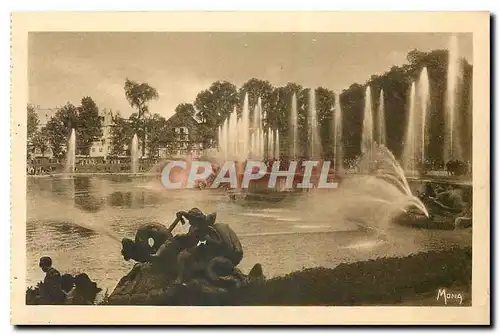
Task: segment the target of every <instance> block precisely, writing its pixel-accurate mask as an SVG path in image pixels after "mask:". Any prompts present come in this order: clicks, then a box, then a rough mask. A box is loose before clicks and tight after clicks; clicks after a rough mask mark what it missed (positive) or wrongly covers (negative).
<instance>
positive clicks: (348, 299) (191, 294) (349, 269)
mask: <svg viewBox="0 0 500 335" xmlns="http://www.w3.org/2000/svg"><path fill="white" fill-rule="evenodd" d="M264 271H265V269H264ZM131 274H132V275H131ZM154 277H155V274H154V270H152V269H151V267H149V266H147V265H144V264H138V265H136V266H135V267H134V269H133V270H132V271H131V273H129V274H128V275H127V276H125V277H124V278H122V280H121V281H120V282H119V283H118V285H117V287H116V289H115V290H114V292H113V293H112V294H111V295H110V296H109V297H108V298H107V299H106V301H105V302H103V303H104V304H114V305H261V306H262V305H274V306H276V305H288V306H290V305H295V306H304V305H315V306H318V305H323V306H328V305H330V306H332V305H340V306H346V305H373V304H380V305H418V304H423V305H429V304H432V305H444V300H443V299H441V298H439V299H437V298H438V297H437V295H438V292H439V290H440V289H447V290H448V292H452V291H453V290H454V291H453V292H456V291H457V290H459V293H460V294H461V295H462V297H463V301H462V305H470V303H471V302H470V300H471V299H470V291H471V277H472V249H471V248H470V247H468V248H456V249H450V250H446V251H429V252H424V253H419V254H415V255H410V256H407V257H401V258H396V257H393V258H380V259H376V260H369V261H361V262H356V263H350V264H340V265H338V266H337V267H335V268H333V269H328V268H311V269H305V270H301V271H296V272H293V273H290V274H288V275H286V276H282V277H275V278H271V279H268V280H266V281H264V282H256V283H253V284H250V285H248V286H246V287H243V288H239V289H233V290H231V291H229V292H225V293H221V292H218V291H211V290H210V289H208V290H207V289H206V288H203V285H202V286H201V287H197V288H195V289H191V288H185V287H183V288H181V289H176V290H172V289H166V288H165V285H167V286H168V284H167V283H166V282H165V281H161V280H157V279H155V278H154ZM452 303H453V302H452V301H451V302H450V300H449V301H448V305H450V304H452Z"/></svg>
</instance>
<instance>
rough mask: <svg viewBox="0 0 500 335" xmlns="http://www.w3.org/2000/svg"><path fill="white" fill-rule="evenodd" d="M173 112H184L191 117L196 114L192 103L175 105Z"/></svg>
mask: <svg viewBox="0 0 500 335" xmlns="http://www.w3.org/2000/svg"><path fill="white" fill-rule="evenodd" d="M175 112H176V113H186V114H188V115H190V116H192V117H194V116H195V114H196V110H195V109H194V106H193V104H187V103H182V104H179V105H177V107H175Z"/></svg>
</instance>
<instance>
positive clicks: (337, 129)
mask: <svg viewBox="0 0 500 335" xmlns="http://www.w3.org/2000/svg"><path fill="white" fill-rule="evenodd" d="M334 112H335V117H334V118H333V119H334V125H333V126H334V128H333V129H334V136H333V145H334V150H335V168H336V170H337V171H341V170H342V169H343V165H344V157H343V151H344V150H343V145H342V107H341V106H340V94H337V95H336V96H335V107H334Z"/></svg>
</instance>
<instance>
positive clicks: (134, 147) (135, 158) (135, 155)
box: [130, 134, 139, 173]
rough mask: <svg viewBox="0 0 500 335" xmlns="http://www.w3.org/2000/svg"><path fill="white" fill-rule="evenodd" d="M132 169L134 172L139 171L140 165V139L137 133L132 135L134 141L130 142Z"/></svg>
mask: <svg viewBox="0 0 500 335" xmlns="http://www.w3.org/2000/svg"><path fill="white" fill-rule="evenodd" d="M130 163H131V166H130V170H131V172H132V173H137V170H138V167H139V141H138V139H137V134H134V137H132V143H130Z"/></svg>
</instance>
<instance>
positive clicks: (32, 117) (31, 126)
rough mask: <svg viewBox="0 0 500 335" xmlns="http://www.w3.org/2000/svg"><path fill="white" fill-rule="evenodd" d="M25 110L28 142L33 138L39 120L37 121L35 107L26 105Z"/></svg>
mask: <svg viewBox="0 0 500 335" xmlns="http://www.w3.org/2000/svg"><path fill="white" fill-rule="evenodd" d="M26 111H27V113H28V118H27V120H26V126H27V136H28V142H29V141H30V140H31V139H32V138H33V136H34V135H35V133H36V131H37V129H38V124H39V121H38V115H37V114H36V112H35V108H34V107H33V106H31V105H28V106H27V107H26Z"/></svg>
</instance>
